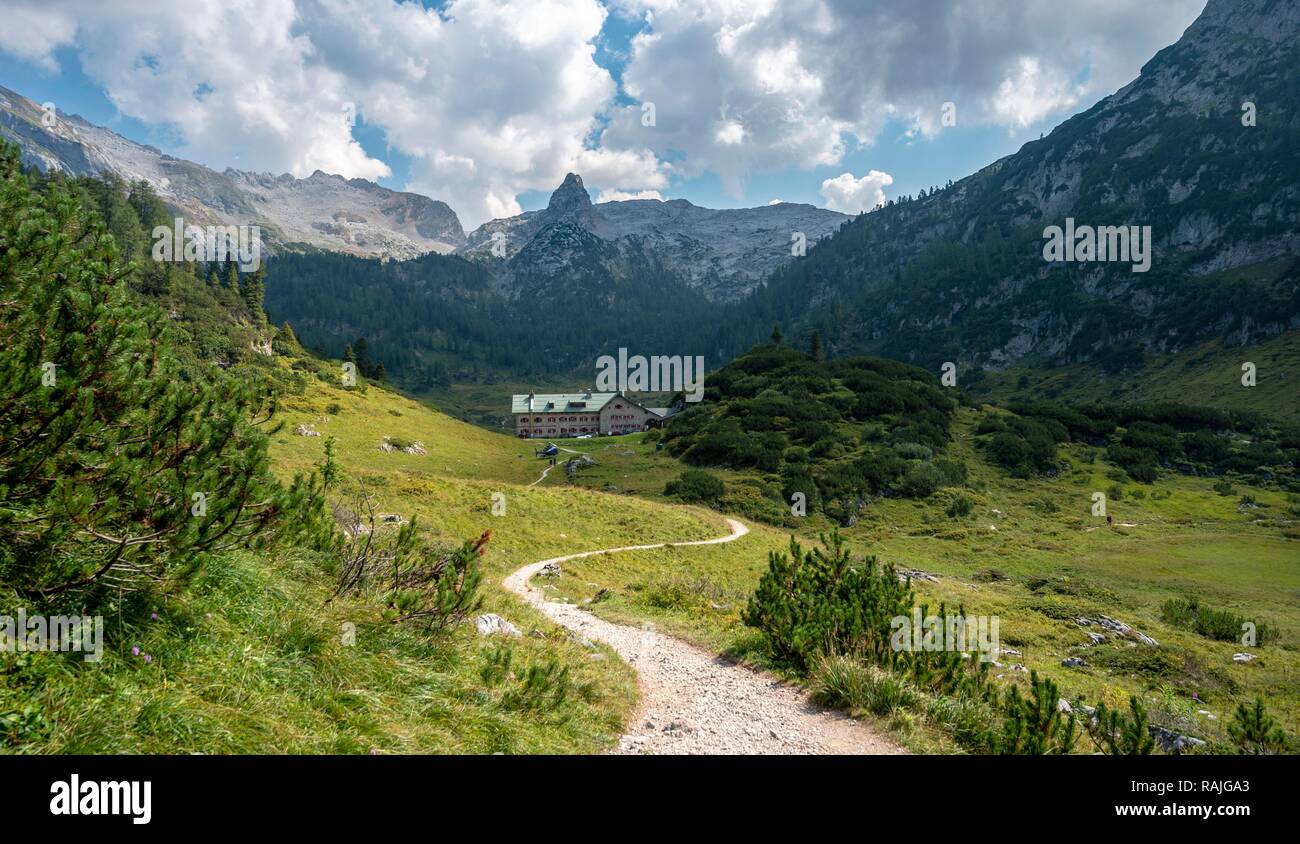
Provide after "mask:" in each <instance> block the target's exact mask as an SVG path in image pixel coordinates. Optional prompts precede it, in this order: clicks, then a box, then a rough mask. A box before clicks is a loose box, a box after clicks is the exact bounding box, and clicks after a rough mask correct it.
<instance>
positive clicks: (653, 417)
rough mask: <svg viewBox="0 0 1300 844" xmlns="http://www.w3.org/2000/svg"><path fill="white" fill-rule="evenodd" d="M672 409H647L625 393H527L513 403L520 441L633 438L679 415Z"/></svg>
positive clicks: (511, 407)
mask: <svg viewBox="0 0 1300 844" xmlns="http://www.w3.org/2000/svg"><path fill="white" fill-rule="evenodd" d="M682 407H683V403H682V402H680V401H678V402H677V403H675V404H674V405H673V406H672V407H646V406H644V405H642V404H640V403H638V402H635V401H633V400H632V399H629V398H628V397H627V396H625V395H623V394H622V393H596V392H591V391H587V392H584V393H527V394H524V395H515V396H512V397H511V399H510V412H511V413H512V414H513V415H514V417H515V434H516V435H517V436H520V437H525V438H533V437H556V438H559V437H580V436H582V435H583V434H604V435H610V434H631V433H635V432H636V431H645V430H648V429H650V428H657V427H659V426H660V425H662V424H663V422H664V420H665V419H667V418H668V417H670V416H672V415H674V414H675V413H678V412H679V411H680V410H681V408H682Z"/></svg>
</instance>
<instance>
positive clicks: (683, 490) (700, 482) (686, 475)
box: [664, 469, 727, 504]
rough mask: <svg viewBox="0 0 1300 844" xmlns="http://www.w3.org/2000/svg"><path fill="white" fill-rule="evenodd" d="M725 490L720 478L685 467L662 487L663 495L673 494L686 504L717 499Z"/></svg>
mask: <svg viewBox="0 0 1300 844" xmlns="http://www.w3.org/2000/svg"><path fill="white" fill-rule="evenodd" d="M726 491H727V488H726V485H725V484H723V483H722V480H721V479H720V478H716V477H714V476H713V475H710V474H709V473H708V472H704V471H701V470H700V469H687V470H686V471H685V472H682V474H681V476H680V477H678V478H677V480H675V481H669V482H668V485H667V486H665V487H664V495H673V496H676V497H677V498H679V499H681V500H682V501H684V502H686V503H687V504H697V503H703V502H712V501H717V500H718V499H719V498H721V497H722V496H723V494H724V493H725V492H726Z"/></svg>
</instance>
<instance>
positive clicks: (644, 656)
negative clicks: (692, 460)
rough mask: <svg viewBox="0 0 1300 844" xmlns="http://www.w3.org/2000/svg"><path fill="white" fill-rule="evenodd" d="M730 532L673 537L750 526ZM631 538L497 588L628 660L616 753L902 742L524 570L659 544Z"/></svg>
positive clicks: (734, 524)
mask: <svg viewBox="0 0 1300 844" xmlns="http://www.w3.org/2000/svg"><path fill="white" fill-rule="evenodd" d="M727 521H728V523H730V525H731V533H730V534H729V535H727V536H723V537H719V538H717V539H706V540H701V541H697V542H675V543H672V544H673V545H674V546H678V547H680V546H684V545H716V544H719V543H723V542H731V541H732V540H735V539H739V538H740V537H742V536H744V535H745V534H746V533H748V532H749V528H747V527H745V525H743V524H741V523H740V522H738V521H736V520H735V519H727ZM666 544H668V543H658V544H655V545H631V546H626V547H623V548H608V549H603V550H598V551H585V552H583V553H580V554H569V555H567V556H563V557H555V558H553V559H550V560H542V561H540V562H536V563H531V564H529V565H526V566H524V567H523V568H521V569H519V570H518V571H516V572H514V573H513V574H511V575H510V576H509V577H507V578H506V579H505V581H504V583H503V585H504V586H505V588H506V589H508V590H509V591H511V592H513V593H515V594H516V595H519V596H520V597H522V598H523V599H524V600H526V601H528V603H530V604H532V605H533V606H535V607H537V608H538V609H540V610H541V611H542V612H543V613H545V614H546V615H547V616H548V617H550V618H551V619H552V620H553V621H555V622H556V623H557V624H559V625H561V626H563V627H565V628H568V629H569V630H571V631H573V632H574V633H575V634H577V635H579V636H583V637H586V638H587V639H592V640H600V641H602V642H605V643H607V644H608V645H609V646H610V647H612V648H613V649H614V650H615V651H616V652H617V653H618V655H619V656H620V657H622V658H623V659H624V660H626V661H627V662H628V664H630V665H631V666H632V667H633V668H635V669H636V672H637V674H638V678H639V681H640V689H641V700H640V705H639V707H638V711H637V713H636V715H635V716H634V717H633V720H632V723H631V729H630V731H629V732H628V733H626V734H625V735H624V736H623V737H622V738H621V739H620V740H619V744H618V748H617V749H616V750H615V751H614V752H616V753H631V754H639V753H658V754H662V753H692V754H694V753H699V754H787V753H788V754H866V753H872V754H875V753H881V754H895V753H904V752H906V751H904V750H902V749H901V748H899V747H898V745H897V744H896V743H895V742H894V741H893V740H891V739H890V738H889V737H887V736H885V735H882V734H881V733H879V732H877V731H875V730H873V729H871V728H870V727H868V726H866V725H864V724H862V723H861V722H858V721H854V720H853V719H852V718H849V717H848V716H846V715H843V714H841V713H838V712H834V711H831V710H826V709H823V708H822V707H819V706H817V705H816V704H814V703H812V702H811V701H810V700H809V699H808V696H807V694H806V693H805V692H804V691H803V690H801V689H799V688H798V687H796V686H792V685H790V684H788V683H785V682H783V681H782V680H780V679H778V678H776V677H773V676H772V675H770V674H765V673H760V672H757V671H753V670H750V669H748V668H745V667H743V666H739V665H733V664H731V663H728V662H726V661H725V660H723V659H721V658H719V657H717V656H715V655H713V654H710V653H708V652H707V651H704V650H701V649H700V648H697V647H695V646H694V645H689V644H687V643H685V642H682V641H680V640H678V639H674V638H672V637H671V636H665V635H664V634H662V633H658V632H656V631H655V630H654V629H653V627H652V625H646V628H645V629H642V628H638V627H631V626H628V625H623V624H614V623H612V622H608V621H605V620H603V619H600V618H597V617H596V616H594V615H592V614H591V613H589V612H587V611H586V610H584V609H582V608H580V607H577V606H574V605H572V604H565V603H560V602H557V601H548V600H547V599H546V596H545V594H544V593H543V592H542V590H540V589H537V588H535V587H533V586H532V585H531V584H530V583H529V580H530V579H531V578H532V577H533V576H534V575H536V574H537V573H538V572H540V571H541V570H542V568H543V567H544V566H546V565H547V564H548V563H555V564H557V565H558V564H560V563H563V562H565V561H566V560H574V559H579V558H581V557H590V556H593V555H595V554H607V553H613V552H617V551H641V550H646V549H650V548H662V547H664V546H665V545H666Z"/></svg>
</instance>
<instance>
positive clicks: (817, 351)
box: [808, 331, 826, 363]
mask: <svg viewBox="0 0 1300 844" xmlns="http://www.w3.org/2000/svg"><path fill="white" fill-rule="evenodd" d="M808 354H809V355H810V356H811V357H812V359H813V360H815V361H817V362H818V363H822V362H823V361H825V360H826V353H825V352H823V351H822V333H821V332H820V331H814V332H813V333H812V337H811V338H810V339H809V340H808Z"/></svg>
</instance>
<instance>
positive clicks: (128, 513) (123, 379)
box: [0, 146, 325, 606]
mask: <svg viewBox="0 0 1300 844" xmlns="http://www.w3.org/2000/svg"><path fill="white" fill-rule="evenodd" d="M134 272H135V265H133V264H130V263H126V262H124V261H123V260H120V259H119V250H118V246H117V244H116V242H115V240H114V238H113V236H112V235H110V234H109V233H108V231H107V230H106V228H105V226H104V224H103V222H102V221H101V220H100V219H99V217H98V215H96V214H94V213H88V212H87V211H85V210H84V209H83V208H82V207H81V205H80V204H79V202H78V201H77V199H76V198H75V197H74V196H73V195H72V194H71V193H70V192H69V191H68V190H66V189H65V188H63V187H62V186H61V185H60V184H59V183H57V182H50V183H48V184H47V185H46V186H45V190H44V191H43V192H37V191H34V190H33V189H32V186H31V184H30V182H29V179H28V176H27V175H25V174H24V173H23V172H22V170H21V169H20V167H19V159H18V154H17V151H16V150H15V149H14V148H12V147H8V146H6V147H4V148H2V149H0V583H4V584H5V585H7V586H9V587H11V588H13V589H14V590H16V591H17V592H18V593H19V594H20V595H22V596H24V597H26V598H28V599H31V600H35V601H38V602H39V601H48V600H52V599H56V598H59V597H60V596H69V597H71V596H76V597H77V599H78V600H79V601H80V602H81V604H82V605H83V606H88V605H91V604H94V603H95V601H96V599H97V597H98V596H101V595H102V593H103V592H104V591H105V590H112V591H114V592H119V591H121V592H133V591H140V590H144V589H147V588H151V587H153V586H155V585H158V584H161V583H165V582H168V581H171V580H173V579H176V578H179V577H181V576H183V575H184V574H186V573H187V572H189V571H191V570H193V569H194V568H195V566H196V565H197V564H198V563H199V562H200V561H201V559H202V557H203V554H204V553H206V552H209V551H215V550H221V549H226V548H231V547H235V546H241V545H248V544H256V543H263V542H266V541H268V540H270V539H272V538H274V537H276V536H280V537H281V538H285V537H286V536H287V535H288V534H293V535H295V536H297V537H299V538H303V537H306V536H308V535H319V533H320V532H321V531H323V530H325V527H324V520H323V498H322V494H321V489H320V486H319V484H318V483H317V482H316V481H315V480H314V479H304V478H301V477H300V478H298V479H297V480H296V481H295V482H294V483H293V484H292V485H291V486H289V487H287V488H286V487H284V486H282V485H281V484H280V483H279V482H278V481H277V480H276V479H275V478H274V477H273V476H272V474H271V472H270V469H269V465H268V458H267V434H268V431H274V430H275V428H274V427H272V426H271V425H270V422H271V418H272V414H273V413H274V410H275V402H274V400H273V398H272V396H271V395H270V391H269V388H268V387H266V386H265V385H264V384H261V383H258V382H257V381H254V380H252V379H243V378H236V377H233V376H231V375H228V374H225V373H222V372H221V371H220V370H218V369H216V368H215V367H209V368H206V369H200V368H198V367H194V366H183V365H181V364H180V363H179V362H178V361H179V359H180V358H181V353H180V351H179V349H178V346H177V341H176V338H175V336H174V334H173V333H172V330H171V329H170V327H169V326H168V320H167V317H166V316H165V315H164V314H163V313H162V312H161V311H160V310H159V309H157V308H154V307H152V306H149V305H147V304H143V303H141V302H140V301H139V299H138V297H136V296H134V295H133V294H132V292H131V291H130V290H129V289H128V282H129V280H130V279H131V278H132V276H133V274H134ZM288 514H293V515H294V517H293V518H284V517H285V516H286V515H288Z"/></svg>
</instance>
